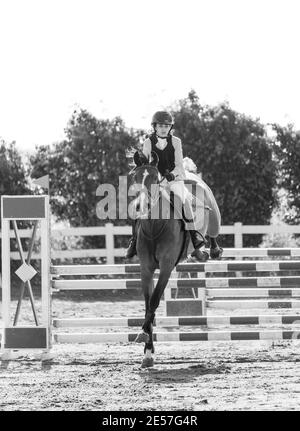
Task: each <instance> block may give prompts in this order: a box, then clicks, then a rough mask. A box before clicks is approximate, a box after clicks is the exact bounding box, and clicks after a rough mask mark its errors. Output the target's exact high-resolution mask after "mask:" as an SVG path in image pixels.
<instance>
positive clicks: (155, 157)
mask: <svg viewBox="0 0 300 431" xmlns="http://www.w3.org/2000/svg"><path fill="white" fill-rule="evenodd" d="M151 157H152V162H151V163H150V165H151V166H157V165H158V161H159V158H158V155H157V153H156V152H155V151H151Z"/></svg>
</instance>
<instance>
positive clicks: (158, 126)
mask: <svg viewBox="0 0 300 431" xmlns="http://www.w3.org/2000/svg"><path fill="white" fill-rule="evenodd" d="M151 125H152V127H153V133H152V134H151V135H150V136H149V138H147V139H146V140H145V141H144V144H143V153H144V154H145V156H146V157H147V158H149V160H150V158H151V151H155V152H156V153H157V155H158V157H159V162H158V165H157V168H158V170H159V172H160V174H161V175H162V176H164V177H165V178H166V180H167V181H168V182H169V186H170V190H171V191H173V192H174V194H175V195H177V196H180V198H181V200H182V202H183V203H185V204H188V205H187V206H188V211H187V212H188V213H189V215H187V214H186V216H187V217H188V218H189V217H190V216H191V214H192V211H191V203H190V202H189V199H190V196H189V194H188V191H187V190H186V188H185V186H184V182H183V180H184V179H185V170H184V167H183V156H182V145H181V140H180V139H179V138H178V137H176V136H173V135H172V134H171V133H170V132H171V130H172V128H173V125H174V120H173V117H172V115H171V114H169V113H168V112H166V111H158V112H156V113H155V114H154V115H153V118H152V122H151ZM189 232H190V235H191V239H192V243H193V246H194V248H195V250H194V251H193V253H192V256H193V257H195V258H196V259H197V260H199V261H203V260H206V257H205V254H204V253H203V250H201V248H202V249H203V248H204V247H205V240H204V238H203V235H202V234H201V233H200V232H198V231H197V230H190V229H189ZM136 241H137V236H136V232H135V229H133V236H132V238H131V240H130V244H129V247H128V249H127V251H126V255H125V257H126V258H128V259H129V258H131V257H133V256H134V255H135V254H136Z"/></svg>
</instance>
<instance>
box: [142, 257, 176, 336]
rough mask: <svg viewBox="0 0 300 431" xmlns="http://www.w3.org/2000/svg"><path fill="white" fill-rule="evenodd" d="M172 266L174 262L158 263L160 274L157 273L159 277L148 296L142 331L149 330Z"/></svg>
mask: <svg viewBox="0 0 300 431" xmlns="http://www.w3.org/2000/svg"><path fill="white" fill-rule="evenodd" d="M173 268H174V264H171V265H170V264H169V262H165V263H163V262H162V263H160V274H159V278H158V281H157V284H156V286H155V288H154V291H153V293H152V295H151V298H150V303H149V309H148V312H147V314H146V318H145V322H144V325H143V330H144V331H146V332H147V331H149V328H150V327H151V326H152V323H153V320H154V317H155V312H156V310H157V308H158V306H159V303H160V299H161V297H162V294H163V293H164V290H165V288H166V286H167V284H168V281H169V278H170V275H171V272H172V270H173Z"/></svg>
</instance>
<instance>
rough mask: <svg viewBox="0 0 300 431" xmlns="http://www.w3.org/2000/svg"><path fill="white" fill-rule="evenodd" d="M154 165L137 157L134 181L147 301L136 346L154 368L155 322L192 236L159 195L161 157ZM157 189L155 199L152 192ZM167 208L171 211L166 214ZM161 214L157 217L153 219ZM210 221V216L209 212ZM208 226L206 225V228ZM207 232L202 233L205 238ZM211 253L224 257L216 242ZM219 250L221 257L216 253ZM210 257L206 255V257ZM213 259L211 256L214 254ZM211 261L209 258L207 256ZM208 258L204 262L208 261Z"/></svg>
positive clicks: (146, 364)
mask: <svg viewBox="0 0 300 431" xmlns="http://www.w3.org/2000/svg"><path fill="white" fill-rule="evenodd" d="M151 158H152V161H151V162H149V160H148V158H147V157H146V156H145V155H144V154H143V153H142V152H141V151H136V152H135V154H134V158H133V159H134V162H135V164H136V167H135V168H134V170H133V172H134V180H135V182H136V184H138V185H140V186H141V188H142V190H141V192H140V195H139V206H140V214H141V216H140V217H139V219H138V220H137V223H136V229H137V245H136V249H137V255H138V257H139V260H140V268H141V284H142V289H143V294H144V299H145V320H144V323H143V325H142V332H141V333H139V334H138V335H137V337H136V340H135V341H136V342H137V343H145V347H144V354H145V356H144V359H143V362H142V367H152V366H153V364H154V360H153V356H152V354H153V353H154V345H153V322H154V318H155V312H156V310H157V308H158V306H159V303H160V299H161V297H162V294H163V292H164V290H165V287H166V286H167V283H168V281H169V278H170V275H171V272H172V271H173V269H174V267H175V266H176V265H177V263H178V262H179V261H180V260H182V259H183V258H185V257H186V251H187V246H188V244H189V239H190V235H189V233H188V231H187V230H186V229H185V225H184V221H183V220H182V219H180V218H179V217H178V216H177V217H176V216H175V211H176V209H175V208H174V207H173V206H172V205H171V206H170V204H169V202H168V205H164V199H166V198H165V197H164V196H163V194H162V193H160V191H159V183H160V174H159V171H158V169H157V164H158V156H157V154H156V153H155V152H152V154H151ZM153 185H154V186H155V187H154V190H155V192H154V195H153V194H152V192H153ZM164 208H167V209H168V210H167V211H165V210H164ZM150 212H151V214H153V213H154V214H158V217H154V218H153V217H151V216H150ZM207 220H208V212H207ZM206 225H207V224H206ZM204 235H205V232H203V238H204ZM211 247H212V248H211V252H212V251H213V255H214V256H217V255H218V256H219V255H220V254H221V250H222V249H221V248H220V247H219V246H218V244H217V241H216V239H214V241H213V242H211ZM218 250H219V252H220V253H219V254H218V253H217V251H218ZM206 254H207V253H206ZM211 255H212V253H211ZM207 258H208V254H207ZM207 258H205V259H204V260H206V259H207ZM156 269H159V277H158V280H157V283H156V286H155V287H154V280H153V276H154V272H155V270H156Z"/></svg>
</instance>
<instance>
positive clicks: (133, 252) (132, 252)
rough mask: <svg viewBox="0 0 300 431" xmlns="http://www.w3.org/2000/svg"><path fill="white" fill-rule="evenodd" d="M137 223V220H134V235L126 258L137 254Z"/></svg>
mask: <svg viewBox="0 0 300 431" xmlns="http://www.w3.org/2000/svg"><path fill="white" fill-rule="evenodd" d="M136 223H137V220H134V222H133V225H132V237H131V238H130V240H129V246H128V248H127V250H126V254H125V258H126V259H131V258H132V257H133V256H135V255H136V241H137V232H136Z"/></svg>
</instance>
